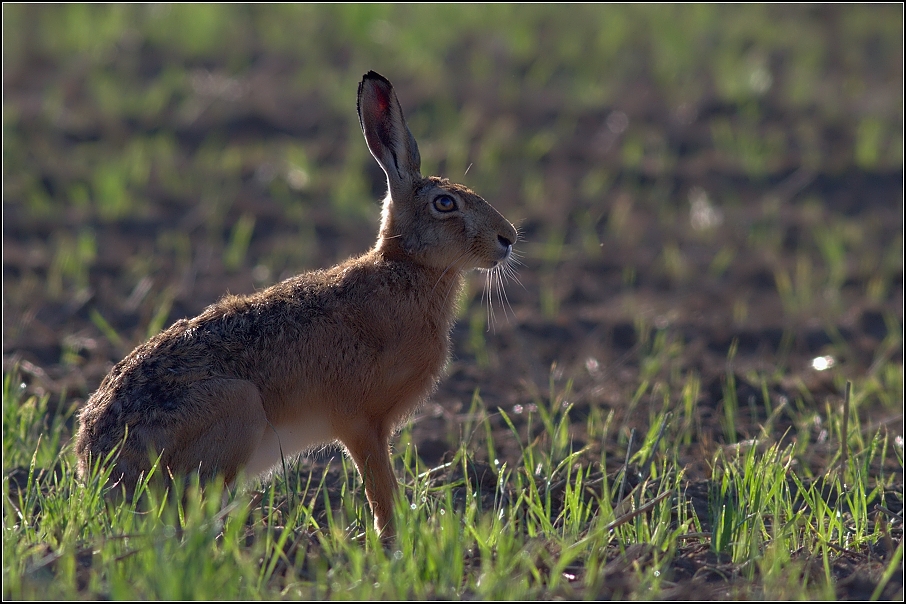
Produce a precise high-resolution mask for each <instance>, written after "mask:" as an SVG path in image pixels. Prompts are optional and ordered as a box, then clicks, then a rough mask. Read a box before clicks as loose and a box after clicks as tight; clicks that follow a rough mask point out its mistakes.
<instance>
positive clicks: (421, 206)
mask: <svg viewBox="0 0 906 604" xmlns="http://www.w3.org/2000/svg"><path fill="white" fill-rule="evenodd" d="M358 111H359V122H360V123H361V125H362V130H363V131H364V133H365V140H366V142H367V143H368V148H369V149H370V150H371V154H372V155H373V156H374V158H375V159H376V160H377V162H378V163H379V164H380V165H381V168H383V169H384V173H385V174H386V175H387V188H388V191H387V197H386V198H385V199H384V209H383V214H382V219H381V232H380V236H379V239H378V249H379V250H380V251H381V252H382V253H383V254H384V255H385V256H387V257H390V258H399V259H402V258H408V259H411V260H413V261H415V262H417V263H419V264H422V265H425V266H430V267H434V268H440V269H443V270H447V269H450V268H452V269H455V270H467V269H471V268H484V269H492V268H495V267H497V266H499V265H501V264H502V263H505V262H506V261H507V260H509V258H510V255H511V254H512V249H513V244H514V243H515V242H516V229H515V228H514V227H513V225H512V224H510V223H509V222H507V220H506V219H505V218H504V217H503V216H501V215H500V213H499V212H498V211H497V210H495V209H494V208H493V207H491V205H490V204H489V203H488V202H486V201H485V200H484V199H482V198H481V197H479V196H478V195H477V194H475V193H474V192H473V191H471V190H470V189H468V188H467V187H464V186H463V185H459V184H455V183H452V182H450V181H448V180H447V179H445V178H439V177H437V176H430V177H427V178H426V177H424V176H422V175H421V157H420V156H419V153H418V145H417V144H416V143H415V138H413V137H412V133H411V132H409V128H408V127H407V126H406V120H405V118H403V110H402V109H401V108H400V104H399V101H398V100H397V98H396V94H395V93H394V92H393V86H391V84H390V82H389V81H387V79H386V78H384V77H382V76H380V75H378V74H377V73H375V72H373V71H369V72H368V73H366V74H365V76H364V78H362V82H361V84H359V99H358Z"/></svg>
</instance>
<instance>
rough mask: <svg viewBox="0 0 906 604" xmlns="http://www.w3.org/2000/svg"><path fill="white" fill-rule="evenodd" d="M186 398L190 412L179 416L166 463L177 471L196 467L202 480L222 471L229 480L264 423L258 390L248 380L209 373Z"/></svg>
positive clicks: (257, 440) (258, 440) (248, 453)
mask: <svg viewBox="0 0 906 604" xmlns="http://www.w3.org/2000/svg"><path fill="white" fill-rule="evenodd" d="M186 401H187V406H189V408H191V409H192V410H194V411H195V413H194V414H193V415H194V417H187V418H184V419H185V422H186V424H187V425H186V428H187V429H186V430H185V431H183V433H182V435H181V436H182V438H180V439H179V440H180V441H182V442H174V443H172V444H173V447H172V448H171V450H170V451H165V453H164V455H165V458H166V459H167V465H169V467H170V469H171V470H174V471H178V472H180V473H183V472H185V473H188V472H196V471H197V472H198V473H199V475H200V477H201V478H202V480H203V481H205V480H210V479H211V478H213V477H214V476H216V475H222V476H223V478H224V480H225V481H226V483H227V484H231V483H233V482H234V481H235V479H236V477H237V475H238V474H239V472H240V470H241V469H242V468H243V467H244V466H245V465H246V464H247V463H248V461H249V459H250V458H251V456H252V454H253V453H254V451H255V449H257V448H258V445H259V444H260V443H261V438H262V436H263V435H264V431H265V429H266V427H267V416H266V415H265V413H264V406H263V405H262V401H261V393H260V392H259V391H258V388H257V387H256V386H255V385H254V384H253V383H251V382H249V381H247V380H242V379H228V378H214V379H208V380H204V381H203V382H200V383H198V384H196V385H195V386H194V387H193V388H192V391H191V392H189V393H187V397H186Z"/></svg>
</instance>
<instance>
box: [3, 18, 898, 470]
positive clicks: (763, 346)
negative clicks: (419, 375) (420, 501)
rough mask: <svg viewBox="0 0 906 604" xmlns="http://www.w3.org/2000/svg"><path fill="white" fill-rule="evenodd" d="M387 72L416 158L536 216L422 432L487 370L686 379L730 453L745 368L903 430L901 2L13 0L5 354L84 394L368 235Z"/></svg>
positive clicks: (533, 383) (530, 381) (487, 376)
mask: <svg viewBox="0 0 906 604" xmlns="http://www.w3.org/2000/svg"><path fill="white" fill-rule="evenodd" d="M370 69H373V70H375V71H377V72H379V73H381V74H383V75H384V76H386V77H387V78H389V79H390V80H391V81H392V82H393V83H394V86H395V88H396V91H397V94H398V96H399V99H400V101H401V103H402V105H403V109H404V111H405V113H406V116H407V119H408V122H409V126H410V128H411V130H412V132H413V134H414V135H415V137H416V139H417V140H418V142H419V146H420V149H421V155H422V167H423V172H424V173H425V174H441V175H444V176H447V177H449V178H451V179H452V180H454V181H459V182H463V183H464V184H466V185H468V186H469V187H471V188H472V189H474V190H475V191H477V192H478V193H479V194H481V195H482V196H483V197H485V198H486V199H487V200H488V201H490V202H491V203H492V204H493V205H494V206H495V207H496V208H497V209H499V210H500V211H501V213H503V214H504V215H505V216H507V217H508V218H509V219H510V220H511V221H513V222H514V223H516V224H517V225H518V226H519V229H520V232H521V235H522V240H521V241H520V242H519V243H518V244H517V246H516V248H517V251H518V252H519V254H520V257H521V260H522V263H523V265H522V266H521V267H519V274H518V277H519V281H520V282H521V284H520V283H516V282H512V281H511V282H509V283H507V284H506V289H505V291H506V295H507V297H508V300H509V303H508V304H505V303H504V304H501V301H499V300H498V299H497V295H496V294H494V293H492V295H491V296H490V302H491V304H492V305H493V317H491V316H490V312H489V308H488V297H487V294H486V293H485V292H484V290H483V287H484V281H483V279H482V277H481V276H476V277H475V279H474V280H472V281H470V283H469V288H468V291H467V292H466V294H465V296H464V299H463V300H462V304H461V318H460V321H459V323H458V325H457V327H456V330H455V332H454V356H453V360H452V361H451V365H450V370H449V377H448V379H447V380H446V381H445V382H444V383H443V385H442V386H441V390H440V391H439V392H438V394H437V395H436V396H435V397H434V399H433V400H434V401H435V402H434V403H433V405H434V407H429V408H428V409H427V410H426V412H425V413H426V416H427V417H428V418H429V419H426V420H425V421H424V422H422V423H421V424H420V425H422V426H425V434H426V436H425V440H424V442H425V443H429V444H430V441H431V439H432V438H434V440H437V437H436V434H437V431H436V429H435V427H432V423H431V421H433V420H430V418H431V417H435V418H440V419H437V421H441V420H442V419H443V418H447V419H449V417H451V416H450V413H453V412H455V411H457V410H461V409H464V408H467V407H468V406H469V404H470V401H471V400H472V394H473V392H474V391H475V389H476V388H480V392H481V395H482V397H483V401H484V403H485V404H486V405H487V406H488V407H489V408H493V407H494V406H501V407H504V408H506V409H510V410H516V412H518V410H519V409H523V408H524V407H525V406H527V405H530V404H532V401H534V400H536V399H537V397H538V396H539V394H538V393H539V392H547V390H548V388H549V385H550V384H553V383H554V382H558V383H565V382H567V381H568V382H569V383H570V392H571V394H570V400H571V402H573V403H574V404H575V405H576V408H577V409H578V410H579V412H580V413H581V410H582V409H583V407H584V408H586V409H587V408H591V407H603V408H611V409H614V410H617V412H618V413H619V412H621V411H620V410H624V409H629V410H634V411H633V412H635V411H639V410H642V407H639V406H638V405H642V406H644V405H647V404H652V405H656V406H658V409H660V406H661V403H660V402H650V401H656V399H657V400H660V399H662V398H665V399H670V400H679V398H681V396H683V394H682V393H683V392H685V390H683V388H685V387H686V386H685V385H688V384H689V383H694V384H697V386H696V387H695V389H694V392H693V394H692V398H693V399H696V400H698V402H699V403H700V404H701V409H703V411H702V416H701V417H702V418H703V419H702V420H701V422H700V424H699V425H698V428H697V430H699V431H700V432H699V436H701V437H702V438H704V439H705V440H708V439H711V440H718V441H734V440H735V439H737V438H742V437H745V436H748V435H750V433H751V432H752V431H753V430H755V429H756V427H755V426H756V424H757V422H753V423H752V425H751V426H750V425H748V424H746V422H744V421H742V420H740V421H738V422H737V424H738V425H737V426H735V427H734V426H727V424H726V422H724V423H723V424H721V423H720V422H719V421H718V420H717V419H709V418H710V416H709V415H708V413H710V411H708V410H709V409H710V410H712V411H713V410H714V409H716V406H717V405H718V403H719V401H720V399H721V396H722V394H721V393H722V392H724V390H723V389H722V384H724V381H725V379H726V376H727V375H728V373H730V374H735V375H737V376H738V377H739V380H738V381H737V384H738V383H739V382H740V381H741V382H743V383H750V384H754V386H753V388H755V389H756V390H758V389H759V388H761V386H759V383H761V384H764V385H765V388H770V389H771V390H770V391H771V392H773V393H775V395H776V396H777V397H787V398H788V399H790V400H798V401H800V402H802V403H803V404H810V403H815V404H818V403H820V401H823V400H824V398H825V397H828V396H836V395H838V394H839V393H840V392H841V391H842V386H843V383H844V382H845V380H846V379H857V380H860V381H859V385H860V388H864V390H863V392H866V393H867V394H866V395H865V398H866V401H867V402H866V403H865V405H866V409H869V410H871V409H875V410H876V411H877V413H878V416H879V417H882V418H883V417H886V416H889V414H890V413H891V412H892V411H896V410H897V409H899V413H900V416H899V420H898V421H899V423H896V422H895V423H896V425H897V426H898V427H897V428H896V429H897V430H898V431H899V433H900V434H902V415H901V413H902V321H903V297H902V289H903V222H902V220H903V207H902V202H903V188H902V185H903V7H902V5H900V4H885V5H876V6H867V5H841V4H837V5H821V6H819V5H742V6H737V5H732V6H731V5H719V4H711V5H681V6H672V5H596V4H590V5H589V4H581V5H561V4H558V5H544V4H530V5H511V4H500V5H472V4H468V5H372V4H369V5H356V4H325V5H289V4H279V5H208V4H187V5H181V4H177V5H168V4H152V5H139V4H129V5H106V4H98V5H86V4H65V5H49V6H45V5H31V4H4V6H3V361H4V372H9V371H11V370H13V368H14V367H18V371H19V372H20V373H21V375H22V378H23V380H24V382H25V383H26V385H27V388H29V389H31V390H32V391H34V392H37V393H50V394H52V395H53V400H54V401H59V402H60V403H65V404H66V405H77V404H79V403H80V402H81V401H82V400H84V398H85V397H87V395H88V394H90V392H91V391H93V390H94V389H95V388H96V387H97V385H98V384H99V382H100V380H101V378H102V377H103V376H104V375H105V374H106V373H107V371H108V370H109V369H110V367H111V366H112V364H113V363H115V362H116V361H118V360H119V359H120V358H122V356H123V355H125V354H126V353H128V352H129V351H130V350H131V349H132V348H133V347H134V346H135V345H136V344H138V343H139V342H141V341H143V340H144V339H146V338H147V337H149V335H152V334H154V333H156V332H157V331H159V330H160V329H162V328H163V327H166V326H167V325H169V324H170V323H172V322H173V321H175V320H177V319H179V318H181V317H184V316H191V315H194V314H196V313H198V312H199V311H200V310H201V309H202V308H204V307H205V306H207V305H208V304H210V303H212V302H214V301H215V300H217V299H218V298H219V297H220V296H221V295H222V294H223V293H224V292H227V291H229V292H232V293H248V292H252V291H254V290H256V289H260V288H263V287H266V286H268V285H270V284H272V283H274V282H276V281H277V280H280V279H283V278H285V277H288V276H290V275H292V274H295V273H298V272H301V271H304V270H309V269H314V268H318V267H323V266H327V265H330V264H332V263H335V262H337V261H341V260H343V259H345V258H346V257H348V256H350V255H353V254H359V253H362V252H364V251H366V250H367V249H368V248H369V247H370V246H371V245H372V243H373V241H374V239H375V236H376V228H377V224H378V218H379V207H378V204H377V200H378V199H380V198H381V197H382V196H383V193H384V187H385V184H384V180H383V174H382V173H381V171H380V169H379V167H378V166H377V164H376V163H375V162H374V160H373V159H372V158H371V156H370V155H369V153H368V151H367V148H366V146H365V144H364V140H363V138H362V134H361V131H360V129H359V125H358V122H357V118H356V111H355V97H356V87H357V84H358V82H359V80H360V79H361V76H362V74H363V73H365V72H366V71H368V70H370ZM483 296H484V299H483ZM728 368H729V369H728ZM688 376H693V377H694V379H693V381H692V382H690V381H689V380H688V379H687V378H688ZM645 393H647V394H650V396H646V397H643V396H642V394H645ZM687 394H688V393H687ZM772 396H774V395H772ZM640 401H642V402H640ZM821 404H823V403H821ZM432 409H433V411H432ZM867 412H869V413H870V411H867ZM885 414H886V415H885ZM636 416H637V417H638V418H639V419H638V420H637V421H639V422H640V423H642V424H644V422H645V419H646V418H647V413H636V414H635V415H633V417H636ZM756 419H757V418H756ZM627 421H629V420H627ZM632 421H636V420H635V419H633V420H632ZM712 427H713V431H712V430H711V428H712ZM432 431H433V432H432ZM431 434H434V435H435V436H433V437H432V436H431ZM436 444H437V447H436V448H437V449H438V451H439V452H438V454H437V455H438V456H439V455H440V452H442V451H443V448H444V446H449V444H445V443H443V442H440V443H436ZM424 450H425V451H426V453H425V454H426V455H429V453H428V451H430V446H428V444H426V445H425V447H424Z"/></svg>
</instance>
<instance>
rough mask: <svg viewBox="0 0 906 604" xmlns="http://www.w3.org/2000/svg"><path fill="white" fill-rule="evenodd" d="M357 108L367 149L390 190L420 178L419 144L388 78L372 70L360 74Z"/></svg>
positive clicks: (408, 184)
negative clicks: (383, 174) (380, 169)
mask: <svg viewBox="0 0 906 604" xmlns="http://www.w3.org/2000/svg"><path fill="white" fill-rule="evenodd" d="M358 111H359V123H360V124H361V125H362V131H363V132H364V133H365V141H366V142H367V143H368V149H369V150H370V151H371V154H372V155H373V156H374V159H376V160H377V162H378V163H379V164H380V165H381V168H383V169H384V173H385V174H387V184H388V185H389V186H390V190H391V192H392V191H394V190H397V189H398V188H400V187H401V186H411V184H412V182H414V181H415V180H417V179H419V178H421V156H420V155H419V153H418V145H417V144H415V138H413V136H412V133H411V132H409V127H408V126H406V120H405V118H403V110H402V108H401V107H400V102H399V101H398V100H397V98H396V93H394V92H393V86H392V85H391V84H390V82H389V81H388V80H387V78H385V77H384V76H382V75H380V74H377V73H375V72H373V71H369V72H368V73H366V74H365V75H364V76H363V77H362V82H361V83H360V84H359V99H358Z"/></svg>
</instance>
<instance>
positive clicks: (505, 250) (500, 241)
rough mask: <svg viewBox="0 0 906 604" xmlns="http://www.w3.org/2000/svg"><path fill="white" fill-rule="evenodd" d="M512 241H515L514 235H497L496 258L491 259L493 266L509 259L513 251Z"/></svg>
mask: <svg viewBox="0 0 906 604" xmlns="http://www.w3.org/2000/svg"><path fill="white" fill-rule="evenodd" d="M513 243H515V237H513V238H512V239H511V238H510V235H499V234H498V235H497V259H496V260H494V261H493V266H497V265H498V264H500V263H501V262H506V261H507V260H508V259H509V257H510V254H512V253H513Z"/></svg>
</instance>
